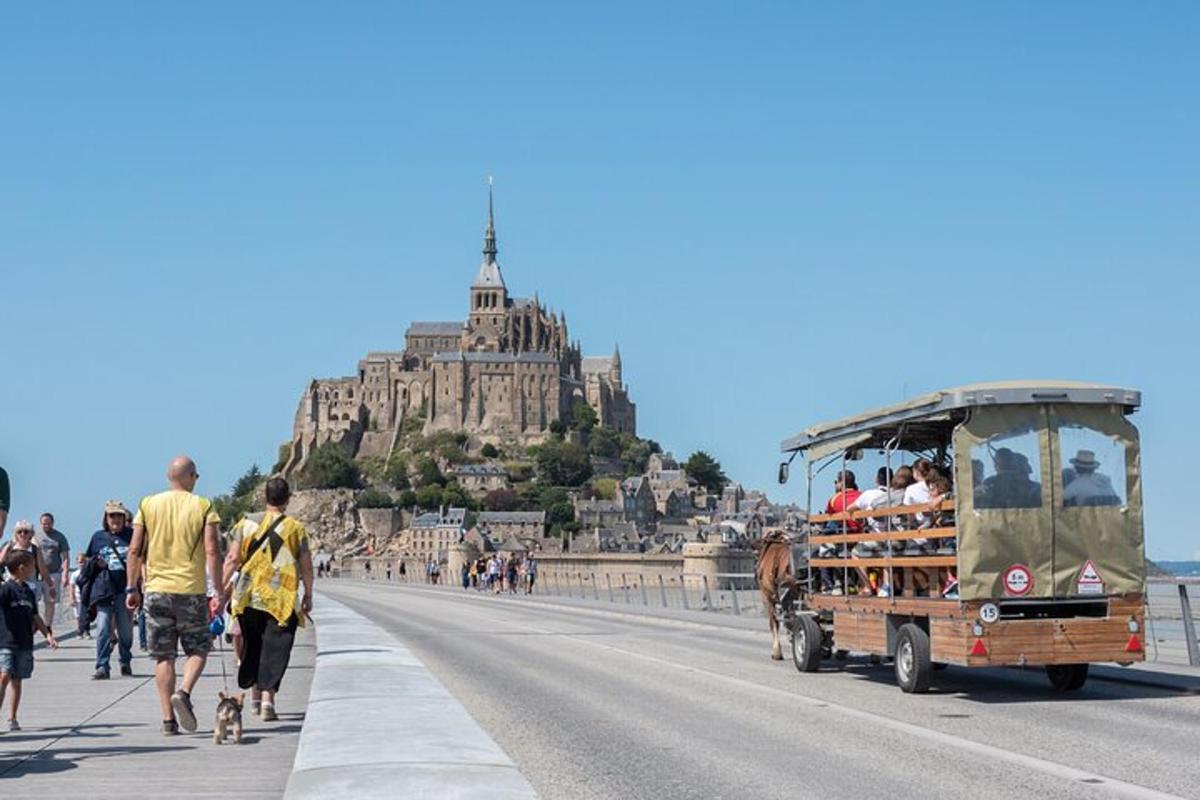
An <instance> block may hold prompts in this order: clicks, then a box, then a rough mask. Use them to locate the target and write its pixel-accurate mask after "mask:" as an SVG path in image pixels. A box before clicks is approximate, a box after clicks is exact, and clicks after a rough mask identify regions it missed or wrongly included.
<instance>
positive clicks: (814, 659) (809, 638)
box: [792, 614, 822, 672]
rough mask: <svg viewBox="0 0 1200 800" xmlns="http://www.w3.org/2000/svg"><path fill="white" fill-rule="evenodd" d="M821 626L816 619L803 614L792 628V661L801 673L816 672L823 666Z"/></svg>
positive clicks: (797, 618)
mask: <svg viewBox="0 0 1200 800" xmlns="http://www.w3.org/2000/svg"><path fill="white" fill-rule="evenodd" d="M821 645H822V634H821V626H820V625H819V624H818V623H817V620H816V618H815V617H811V616H809V615H808V614H801V615H800V616H798V617H796V624H795V625H793V626H792V661H794V662H795V663H796V669H798V670H800V671H801V672H816V671H817V669H819V668H820V666H821Z"/></svg>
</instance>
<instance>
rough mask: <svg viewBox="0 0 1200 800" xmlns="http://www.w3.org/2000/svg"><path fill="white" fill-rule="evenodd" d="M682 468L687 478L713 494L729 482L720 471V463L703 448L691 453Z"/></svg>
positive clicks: (718, 492)
mask: <svg viewBox="0 0 1200 800" xmlns="http://www.w3.org/2000/svg"><path fill="white" fill-rule="evenodd" d="M683 470H684V472H686V473H687V474H688V477H689V478H691V479H692V480H694V481H696V483H698V484H700V485H701V486H703V487H704V488H705V489H707V490H708V491H709V492H712V493H713V494H720V492H721V490H722V489H723V488H725V484H727V483H729V478H727V477H725V473H724V472H722V471H721V463H720V462H719V461H717V460H716V459H715V458H713V457H712V456H710V455H709V454H708V453H706V452H704V451H703V450H697V451H696V452H694V453H692V454H691V456H689V457H688V460H687V463H686V464H684V465H683Z"/></svg>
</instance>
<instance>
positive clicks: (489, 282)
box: [471, 258, 504, 289]
mask: <svg viewBox="0 0 1200 800" xmlns="http://www.w3.org/2000/svg"><path fill="white" fill-rule="evenodd" d="M471 288H472V289H492V288H495V289H503V288H504V278H503V277H501V275H500V265H499V264H498V263H497V262H495V261H493V260H492V259H490V258H485V259H484V260H483V263H482V264H480V265H479V272H477V273H475V280H474V281H472V282H471Z"/></svg>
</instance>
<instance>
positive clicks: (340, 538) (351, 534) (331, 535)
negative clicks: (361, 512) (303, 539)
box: [288, 489, 367, 558]
mask: <svg viewBox="0 0 1200 800" xmlns="http://www.w3.org/2000/svg"><path fill="white" fill-rule="evenodd" d="M354 497H355V492H354V491H353V490H351V489H302V490H300V491H298V492H296V493H295V494H293V495H292V500H291V502H290V503H288V513H289V514H290V515H292V516H293V517H295V518H296V519H298V520H299V521H300V522H301V523H303V524H304V527H305V528H307V529H308V535H309V537H310V539H311V541H312V549H313V551H314V552H319V551H324V552H326V553H332V554H334V555H335V556H337V557H338V558H341V557H343V556H351V555H365V554H366V552H367V533H366V531H365V530H363V527H362V524H361V523H360V521H359V518H358V507H357V506H356V505H355V503H354Z"/></svg>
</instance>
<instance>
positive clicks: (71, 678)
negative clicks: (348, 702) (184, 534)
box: [0, 620, 315, 800]
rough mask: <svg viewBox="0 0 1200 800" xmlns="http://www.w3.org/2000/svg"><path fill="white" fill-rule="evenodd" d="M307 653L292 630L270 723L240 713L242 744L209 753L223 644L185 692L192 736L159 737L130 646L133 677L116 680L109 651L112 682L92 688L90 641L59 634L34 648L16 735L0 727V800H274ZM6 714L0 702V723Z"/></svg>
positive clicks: (293, 739)
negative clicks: (52, 643)
mask: <svg viewBox="0 0 1200 800" xmlns="http://www.w3.org/2000/svg"><path fill="white" fill-rule="evenodd" d="M59 627H64V628H65V627H66V624H65V622H64V620H59ZM40 638H41V637H38V639H40ZM135 647H136V642H135ZM314 649H315V648H314V643H313V637H312V633H311V628H309V629H306V630H304V631H302V632H301V633H300V634H299V635H298V636H297V638H296V647H295V650H294V651H293V653H292V661H291V666H290V667H289V668H288V674H287V677H286V678H285V680H284V682H283V688H282V690H281V691H280V694H279V703H278V705H279V721H277V722H267V723H264V722H261V721H260V720H258V719H257V718H255V717H251V716H249V715H247V716H246V717H245V720H244V722H245V736H244V738H243V740H242V741H243V744H242V745H240V746H238V745H232V744H230V745H225V746H222V747H217V746H215V745H214V744H213V743H212V727H213V717H214V712H215V710H216V705H217V692H218V691H220V690H221V689H222V687H223V685H224V681H223V680H222V676H221V658H222V657H223V658H224V661H225V668H226V670H227V671H228V672H229V674H230V675H231V676H232V672H233V655H232V653H231V652H230V651H229V649H228V647H226V648H225V649H224V650H223V651H217V650H214V651H213V655H212V656H211V657H210V658H209V660H208V665H207V667H206V669H205V671H204V675H203V677H201V679H200V682H199V683H198V684H197V685H196V689H195V690H194V691H193V692H192V697H193V699H194V701H195V705H196V711H197V714H196V716H197V721H198V723H199V725H198V730H197V732H196V733H194V734H181V735H179V736H172V737H169V738H168V737H164V736H162V735H161V733H160V732H159V726H160V721H159V720H160V719H161V717H162V714H161V710H160V708H159V705H158V695H157V693H156V692H155V689H154V678H153V663H152V662H151V661H150V659H149V658H147V657H146V655H145V654H144V653H142V652H140V651H138V650H136V649H135V651H134V660H133V672H134V675H133V677H131V678H122V677H119V676H117V675H116V666H117V664H116V662H117V658H116V653H114V654H113V664H112V666H113V672H114V677H113V678H112V679H110V680H107V681H93V680H90V678H89V676H90V675H91V673H92V665H93V663H94V661H95V652H96V650H95V642H93V641H92V640H90V639H79V638H77V637H75V634H74V633H70V634H67V635H65V636H64V638H63V640H62V646H61V647H60V648H59V650H58V651H57V652H51V651H49V650H46V649H39V650H37V651H36V666H35V667H34V672H33V677H32V678H31V679H30V680H29V681H27V682H26V685H25V690H26V692H25V696H24V698H23V699H22V701H21V715H20V719H21V724H22V726H23V730H22V731H21V732H19V733H9V732H7V724H6V723H4V722H3V721H0V725H3V728H2V730H3V731H4V732H0V797H3V798H5V800H7V798H38V800H46V798H52V797H104V798H126V797H170V798H192V797H219V798H226V800H228V798H249V797H263V798H267V797H272V798H274V797H280V796H282V795H283V789H284V786H285V785H286V784H287V779H288V776H289V775H290V774H291V770H292V759H293V757H294V756H295V753H296V744H297V742H298V741H299V738H300V728H301V725H302V723H303V720H304V709H305V704H306V701H307V698H308V689H309V684H310V683H311V681H312V669H313V653H314ZM182 663H183V662H182V660H181V661H180V662H179V666H180V668H182ZM230 680H231V685H232V687H233V690H234V691H237V689H236V685H237V681H236V679H234V678H232V677H231V679H230ZM7 710H8V708H7V702H6V703H5V716H4V719H7Z"/></svg>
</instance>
